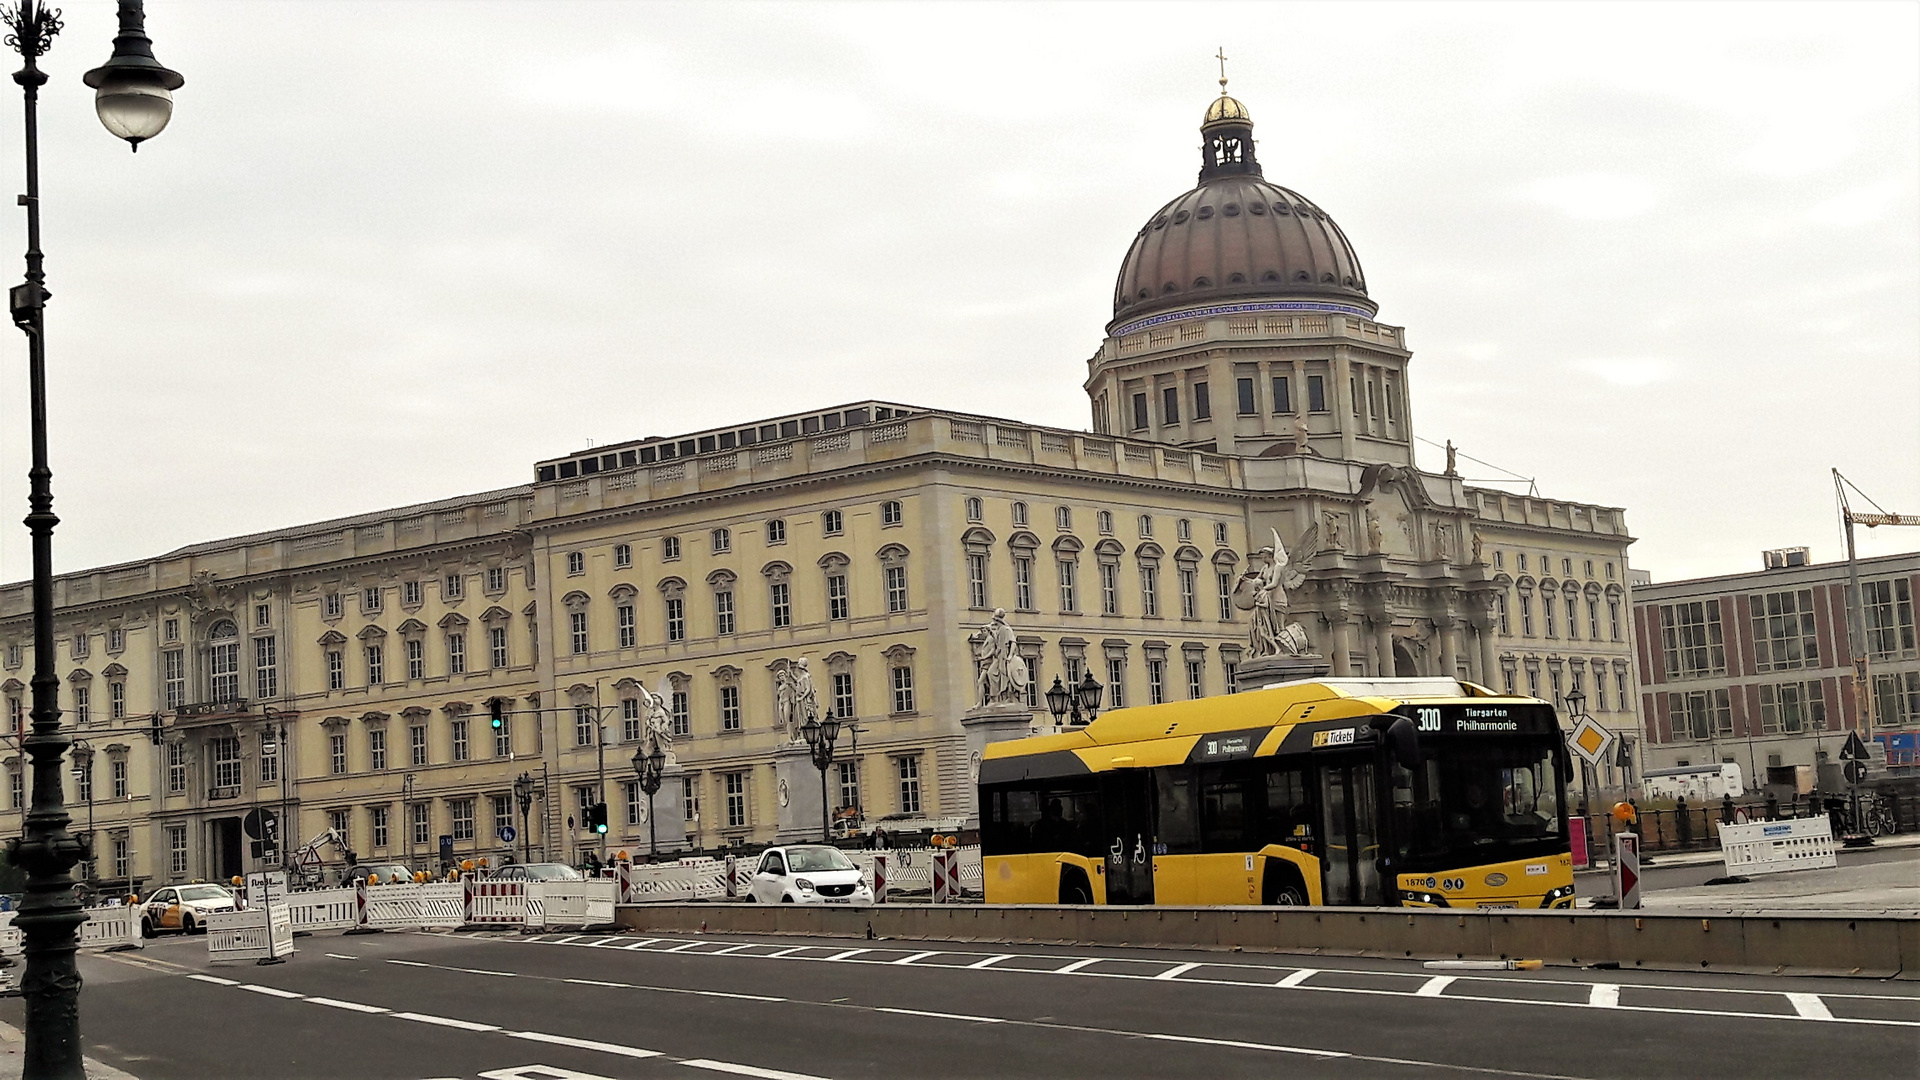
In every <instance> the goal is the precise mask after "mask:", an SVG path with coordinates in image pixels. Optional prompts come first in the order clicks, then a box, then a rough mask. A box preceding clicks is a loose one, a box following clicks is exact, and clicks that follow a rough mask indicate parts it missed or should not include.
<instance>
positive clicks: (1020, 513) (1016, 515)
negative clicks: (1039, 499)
mask: <svg viewBox="0 0 1920 1080" xmlns="http://www.w3.org/2000/svg"><path fill="white" fill-rule="evenodd" d="M1013 523H1014V524H1015V525H1025V524H1026V523H1027V504H1026V503H1023V502H1017V503H1014V504H1013Z"/></svg>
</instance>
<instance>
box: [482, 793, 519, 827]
mask: <svg viewBox="0 0 1920 1080" xmlns="http://www.w3.org/2000/svg"><path fill="white" fill-rule="evenodd" d="M487 802H488V803H490V804H492V808H493V818H492V821H491V824H492V825H493V835H495V836H499V835H500V829H501V827H502V826H506V825H511V824H513V800H512V799H510V798H508V797H507V796H505V795H494V796H490V797H489V798H488V799H487Z"/></svg>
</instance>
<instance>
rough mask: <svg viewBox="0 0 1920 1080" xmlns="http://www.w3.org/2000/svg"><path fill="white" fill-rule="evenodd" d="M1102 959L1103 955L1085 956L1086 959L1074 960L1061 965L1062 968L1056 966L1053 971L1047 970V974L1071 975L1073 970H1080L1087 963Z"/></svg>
mask: <svg viewBox="0 0 1920 1080" xmlns="http://www.w3.org/2000/svg"><path fill="white" fill-rule="evenodd" d="M1103 959H1105V958H1104V957H1099V956H1093V957H1088V958H1087V959H1085V960H1075V961H1074V962H1073V963H1071V964H1068V965H1067V966H1066V967H1063V968H1056V969H1054V970H1053V971H1050V972H1048V973H1047V974H1049V975H1071V974H1073V973H1074V972H1076V971H1079V970H1080V969H1081V968H1083V967H1086V966H1087V965H1088V964H1097V963H1099V962H1100V961H1101V960H1103Z"/></svg>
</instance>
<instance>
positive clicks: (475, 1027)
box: [390, 1012, 500, 1031]
mask: <svg viewBox="0 0 1920 1080" xmlns="http://www.w3.org/2000/svg"><path fill="white" fill-rule="evenodd" d="M390 1015H392V1016H393V1017H395V1018H396V1019H400V1020H418V1021H420V1022H421V1023H423V1024H435V1025H438V1026H440V1027H450V1028H459V1029H460V1030H461V1031H499V1030H500V1028H499V1025H497V1024H476V1023H474V1022H473V1021H471V1020H455V1019H453V1018H452V1017H450V1016H428V1015H427V1014H426V1013H413V1012H397V1013H392V1014H390Z"/></svg>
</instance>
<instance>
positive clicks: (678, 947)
mask: <svg viewBox="0 0 1920 1080" xmlns="http://www.w3.org/2000/svg"><path fill="white" fill-rule="evenodd" d="M705 944H706V942H704V941H689V942H687V943H686V944H685V945H675V946H674V947H673V948H671V949H661V950H660V951H661V952H686V951H687V950H688V949H691V948H693V947H694V946H696V945H705Z"/></svg>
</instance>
